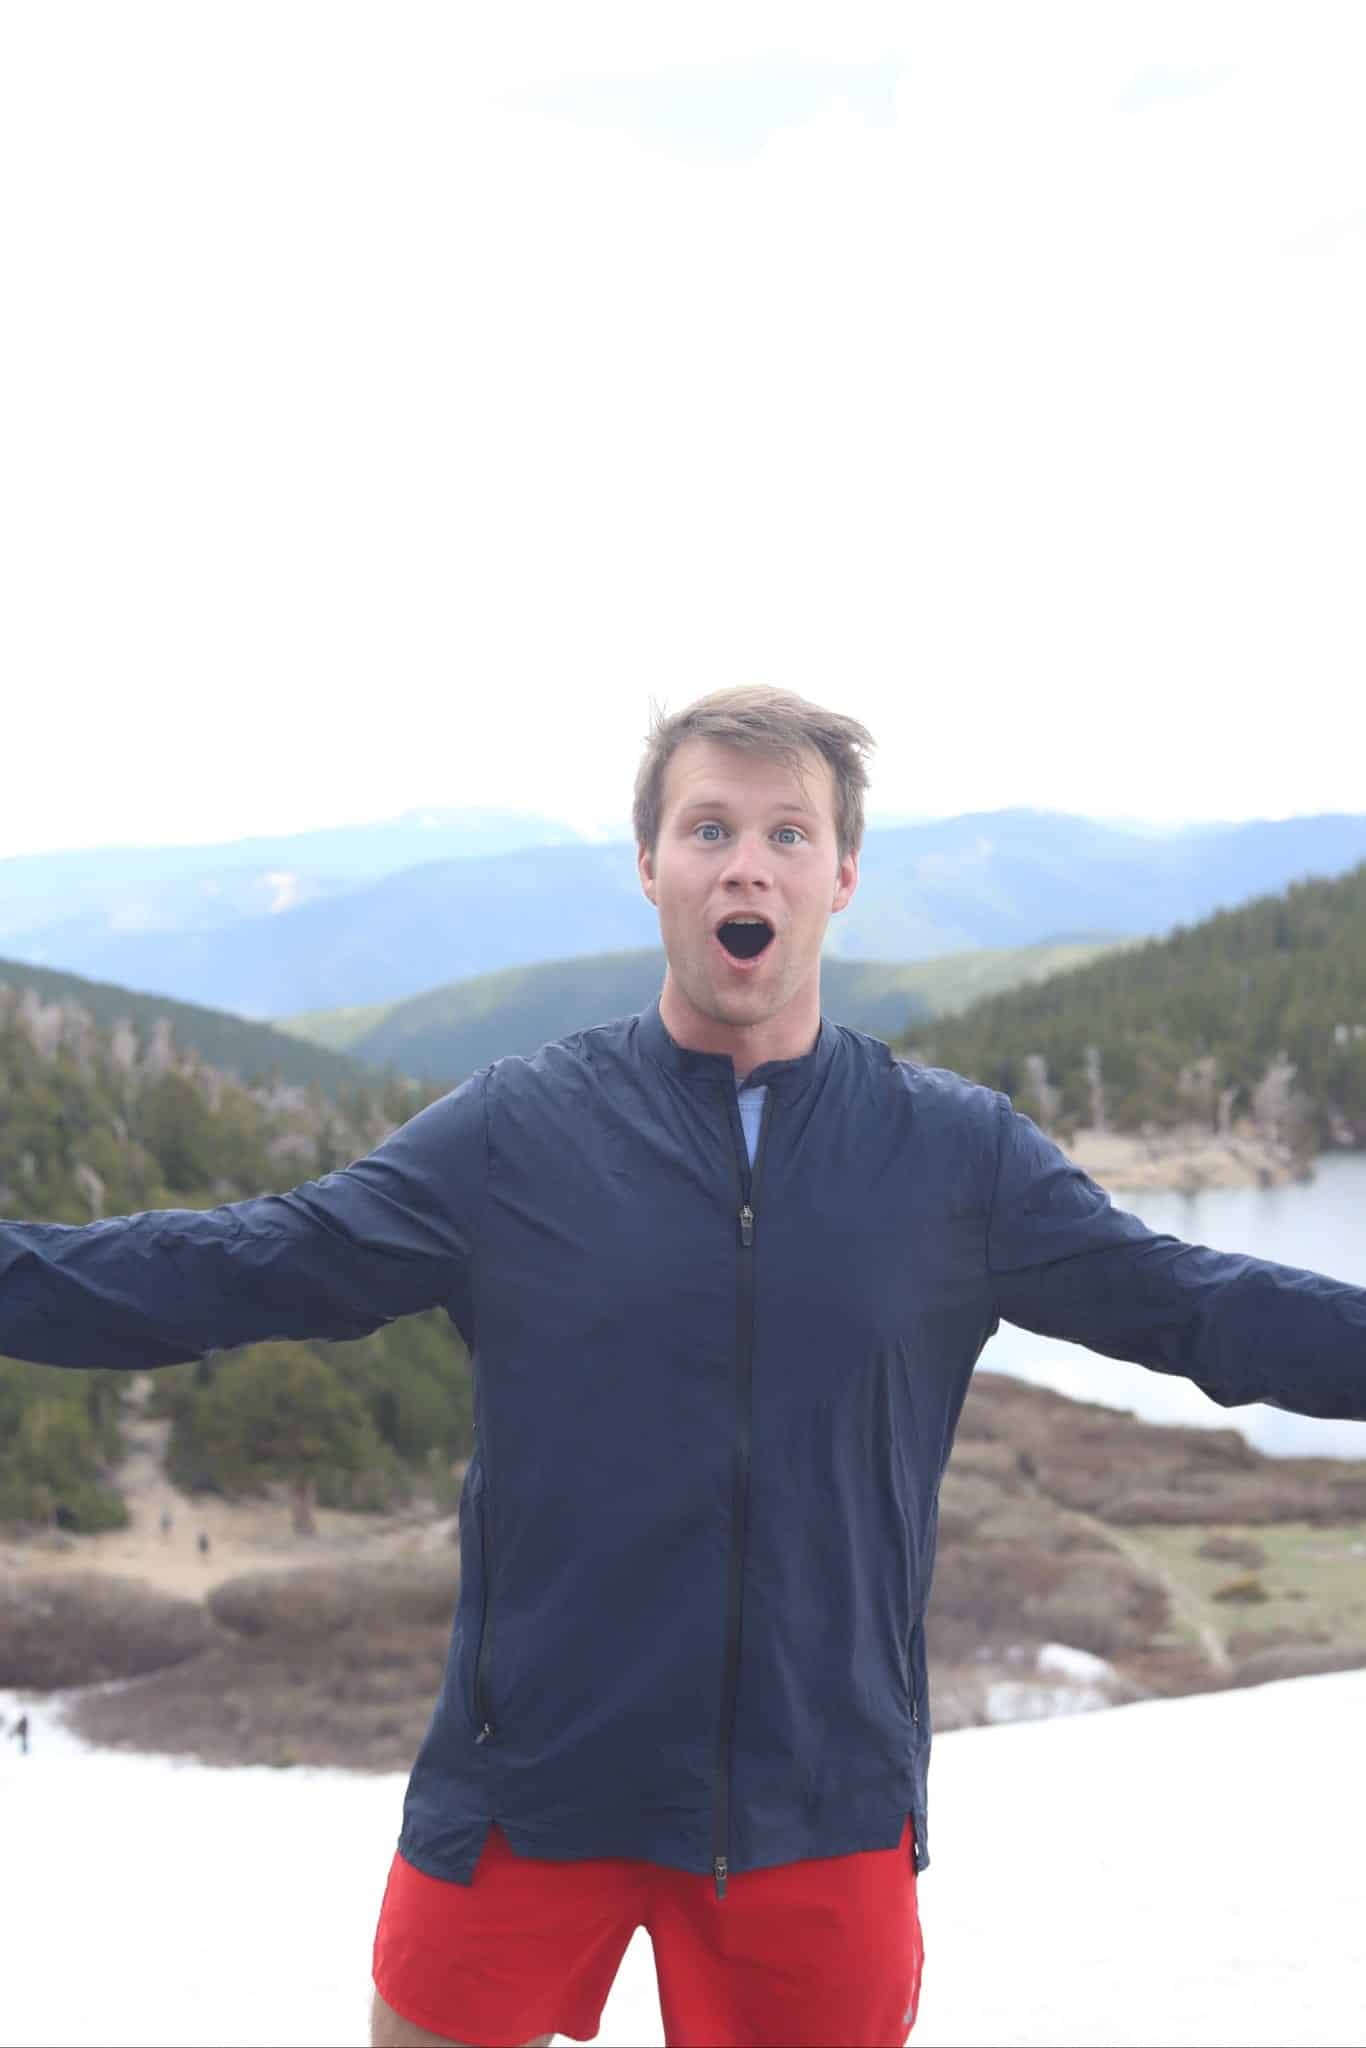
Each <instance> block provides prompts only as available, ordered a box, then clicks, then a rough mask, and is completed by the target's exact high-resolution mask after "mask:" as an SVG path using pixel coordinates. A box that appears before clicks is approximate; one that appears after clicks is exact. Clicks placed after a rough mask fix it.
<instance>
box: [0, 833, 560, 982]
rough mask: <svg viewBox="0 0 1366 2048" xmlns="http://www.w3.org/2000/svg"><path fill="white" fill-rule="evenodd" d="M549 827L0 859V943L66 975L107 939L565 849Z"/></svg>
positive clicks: (202, 924)
mask: <svg viewBox="0 0 1366 2048" xmlns="http://www.w3.org/2000/svg"><path fill="white" fill-rule="evenodd" d="M579 838H580V835H579V834H578V833H577V832H575V831H574V830H573V828H572V826H569V825H566V824H563V823H562V822H560V821H559V820H558V819H555V818H543V817H539V816H535V815H529V814H523V813H521V812H516V811H502V810H484V809H465V810H436V809H432V808H430V807H429V808H428V809H425V810H416V811H405V812H404V813H403V815H402V816H401V817H397V818H387V819H384V820H382V821H381V822H380V823H378V824H373V825H335V826H328V827H326V828H324V829H322V830H319V831H315V832H293V833H277V834H273V835H271V836H269V837H265V838H254V839H234V840H228V841H225V842H223V843H221V844H218V845H213V846H105V847H94V848H91V849H89V850H87V851H85V852H81V853H33V854H17V855H12V856H11V857H9V858H8V859H3V860H0V941H7V940H10V939H13V938H17V937H19V936H20V935H22V936H23V939H24V948H23V950H24V952H25V955H26V957H27V958H29V959H31V960H37V961H42V962H44V963H45V962H46V961H47V960H49V959H50V962H51V964H53V965H56V966H74V965H76V964H77V959H78V955H79V956H81V957H86V956H85V954H84V949H85V948H87V947H94V946H97V945H98V944H99V942H100V941H101V940H102V939H103V938H106V937H108V936H110V935H112V934H114V933H126V932H141V931H194V932H202V931H208V930H214V929H218V928H220V927H222V926H223V925H225V924H232V923H235V922H236V921H237V920H238V919H239V918H243V917H256V916H273V915H277V914H278V913H279V912H280V911H282V910H286V909H293V908H296V907H298V906H299V905H301V904H304V903H309V902H312V901H314V900H316V899H317V898H319V897H321V896H330V895H335V894H337V893H338V892H339V891H341V890H345V889H350V888H355V887H356V886H357V885H358V884H360V883H364V882H376V881H379V880H380V879H381V878H382V877H383V876H385V875H392V874H397V873H398V872H399V870H400V869H402V868H410V867H415V866H417V865H419V864H420V863H421V862H424V861H431V860H467V859H471V858H475V857H478V856H481V855H484V856H486V855H489V854H497V853H508V852H512V851H513V850H515V849H516V848H518V847H523V846H570V845H574V844H576V843H577V842H578V841H579Z"/></svg>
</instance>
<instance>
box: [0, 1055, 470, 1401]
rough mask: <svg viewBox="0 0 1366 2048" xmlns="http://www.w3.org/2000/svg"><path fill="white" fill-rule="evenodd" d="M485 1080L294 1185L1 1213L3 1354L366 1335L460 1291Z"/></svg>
mask: <svg viewBox="0 0 1366 2048" xmlns="http://www.w3.org/2000/svg"><path fill="white" fill-rule="evenodd" d="M486 1083H487V1069H485V1070H484V1071H482V1072H481V1073H479V1074H476V1075H474V1076H472V1077H471V1079H470V1080H468V1081H466V1082H464V1083H463V1084H462V1086H461V1087H459V1088H457V1089H455V1090H453V1091H452V1093H451V1094H449V1095H445V1096H443V1097H442V1098H441V1099H440V1100H439V1101H438V1102H434V1103H432V1104H430V1105H429V1107H428V1108H426V1109H423V1110H420V1111H419V1112H418V1114H417V1115H416V1116H414V1117H412V1118H410V1120H409V1121H408V1122H407V1123H406V1124H403V1125H402V1126H401V1127H400V1129H398V1130H397V1131H395V1132H394V1133H393V1134H392V1136H390V1137H389V1138H387V1139H386V1140H385V1142H384V1143H383V1144H382V1145H380V1146H379V1147H378V1148H377V1149H376V1150H375V1151H374V1152H372V1153H370V1154H369V1156H368V1157H367V1158H364V1159H358V1160H356V1161H355V1163H354V1164H353V1165H351V1166H347V1167H344V1168H343V1169H342V1170H341V1171H340V1172H338V1173H329V1174H326V1175H324V1177H323V1178H322V1179H321V1180H315V1181H306V1182H305V1183H304V1184H303V1186H301V1187H297V1188H295V1189H293V1191H292V1192H291V1193H289V1194H286V1195H258V1196H255V1197H254V1198H253V1199H252V1200H250V1201H245V1202H232V1203H228V1204H226V1205H224V1206H223V1207H221V1208H217V1209H203V1210H201V1209H153V1210H147V1211H144V1212H143V1213H142V1214H140V1215H136V1216H116V1217H110V1218H108V1219H107V1220H105V1221H102V1222H98V1223H88V1224H67V1223H8V1222H4V1221H0V1355H5V1356H9V1357H11V1358H25V1359H31V1360H33V1361H35V1362H36V1363H38V1364H40V1365H67V1366H103V1367H113V1368H118V1367H124V1368H129V1369H141V1368H143V1367H145V1366H155V1365H178V1364H180V1363H182V1362H183V1361H184V1360H186V1359H193V1358H199V1357H201V1356H202V1355H203V1354H204V1353H205V1352H206V1351H218V1350H228V1349H231V1348H232V1347H233V1346H235V1345H239V1344H256V1343H260V1342H262V1341H263V1340H264V1339H266V1338H272V1337H285V1338H305V1337H325V1338H347V1337H363V1336H366V1335H368V1334H369V1332H370V1331H371V1330H376V1329H378V1328H379V1327H380V1325H381V1324H383V1323H389V1322H392V1321H393V1320H394V1319H395V1317H397V1316H405V1315H411V1314H412V1313H413V1312H414V1311H415V1310H418V1309H424V1308H433V1307H436V1306H438V1305H440V1304H445V1305H446V1306H448V1307H451V1305H452V1303H453V1302H455V1303H459V1302H460V1301H462V1300H463V1299H465V1298H466V1295H467V1289H468V1284H469V1275H468V1269H469V1264H470V1260H471V1256H472V1253H473V1250H474V1245H475V1237H476V1232H477V1228H478V1223H479V1218H480V1215H481V1212H482V1206H483V1196H484V1190H485V1186H486V1181H487V1141H486V1127H485V1115H484V1089H485V1086H486ZM452 1312H453V1313H454V1310H453V1311H452Z"/></svg>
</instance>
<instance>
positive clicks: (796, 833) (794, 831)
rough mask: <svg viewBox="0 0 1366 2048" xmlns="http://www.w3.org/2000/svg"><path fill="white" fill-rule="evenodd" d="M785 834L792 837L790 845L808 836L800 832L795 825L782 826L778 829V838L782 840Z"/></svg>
mask: <svg viewBox="0 0 1366 2048" xmlns="http://www.w3.org/2000/svg"><path fill="white" fill-rule="evenodd" d="M784 832H790V833H791V835H792V837H791V839H790V840H789V841H788V844H789V845H792V844H794V843H796V842H797V841H800V840H802V839H804V838H805V837H806V834H805V833H804V832H801V831H799V830H798V829H797V827H796V826H795V825H780V826H779V827H778V837H779V838H780V839H781V838H782V836H783V834H784Z"/></svg>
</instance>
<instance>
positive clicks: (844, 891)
mask: <svg viewBox="0 0 1366 2048" xmlns="http://www.w3.org/2000/svg"><path fill="white" fill-rule="evenodd" d="M857 887H858V853H857V851H855V852H853V853H846V854H845V856H844V859H843V860H842V861H841V862H840V864H839V872H838V874H837V875H836V877H835V900H834V902H833V903H832V904H831V906H830V908H831V910H832V911H833V910H843V908H844V906H845V904H846V903H847V902H848V901H849V898H850V897H851V896H852V895H853V893H854V891H855V889H857Z"/></svg>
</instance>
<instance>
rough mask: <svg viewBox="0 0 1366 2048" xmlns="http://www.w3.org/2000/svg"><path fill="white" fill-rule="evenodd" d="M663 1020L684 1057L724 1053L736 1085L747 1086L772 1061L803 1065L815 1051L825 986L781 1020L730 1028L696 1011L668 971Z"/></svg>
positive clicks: (662, 996)
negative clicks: (806, 1056) (685, 1055)
mask: <svg viewBox="0 0 1366 2048" xmlns="http://www.w3.org/2000/svg"><path fill="white" fill-rule="evenodd" d="M659 1015H660V1021H661V1023H662V1024H663V1026H664V1029H665V1030H666V1031H667V1032H668V1034H669V1036H670V1038H671V1039H672V1040H673V1042H674V1044H675V1045H681V1046H682V1047H683V1049H684V1051H685V1052H712V1053H720V1054H721V1055H722V1056H723V1057H724V1058H728V1059H730V1060H731V1061H732V1062H733V1064H734V1067H735V1078H736V1080H737V1081H743V1080H745V1079H747V1077H748V1076H749V1075H750V1074H752V1073H753V1071H754V1069H755V1068H756V1067H763V1066H767V1065H768V1063H769V1061H770V1060H799V1059H801V1058H802V1056H803V1055H804V1054H805V1053H808V1052H810V1051H811V1049H812V1047H813V1046H814V1045H815V1043H816V1040H817V1039H818V1038H819V1037H820V1030H821V996H820V982H819V980H818V981H817V982H816V984H815V986H814V987H813V988H812V989H811V990H810V991H809V993H804V994H803V996H802V998H801V999H800V1001H794V1002H793V1003H790V1004H789V1005H788V1006H787V1007H786V1008H785V1009H784V1010H782V1011H781V1012H780V1013H779V1015H778V1016H776V1017H766V1018H764V1019H763V1021H762V1022H761V1023H758V1024H729V1023H726V1022H724V1021H723V1020H721V1019H720V1018H716V1017H708V1016H705V1015H704V1014H703V1013H702V1012H701V1011H700V1010H697V1009H695V1008H694V1007H693V1005H692V1004H691V1003H690V1002H689V1001H688V999H687V997H686V996H685V995H683V994H682V992H681V991H680V990H679V988H678V987H677V985H676V984H675V982H674V980H673V977H672V975H671V974H670V973H668V972H667V971H666V972H665V976H664V986H663V988H662V989H661V991H660V996H659Z"/></svg>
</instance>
